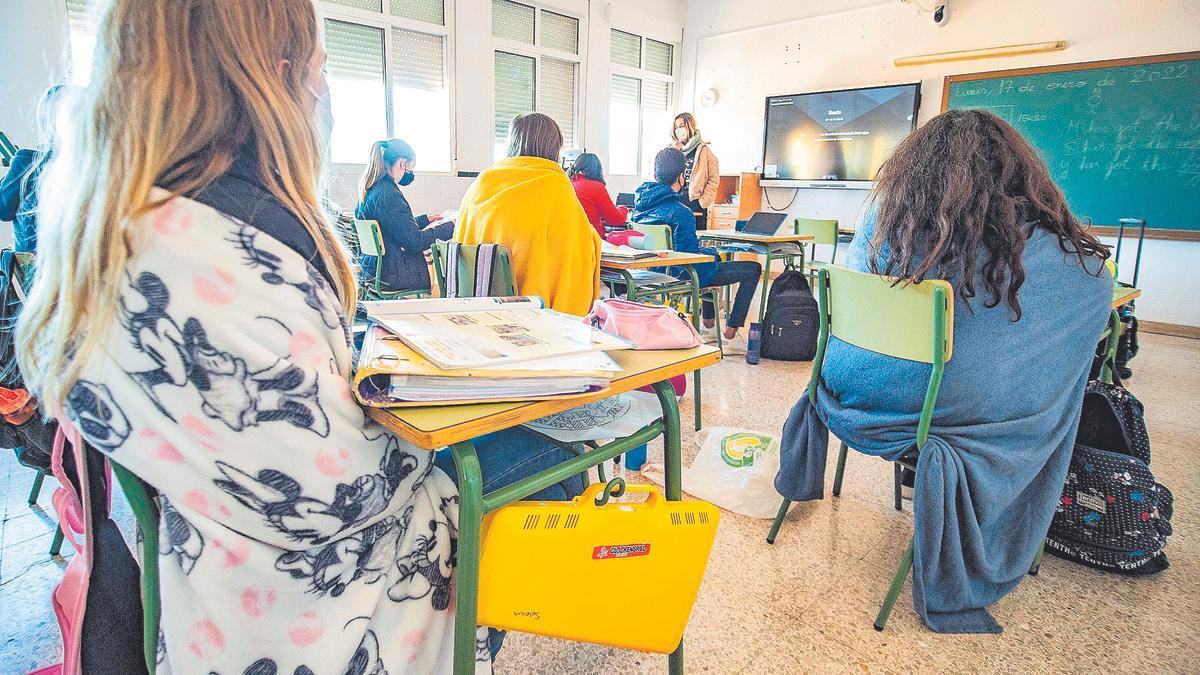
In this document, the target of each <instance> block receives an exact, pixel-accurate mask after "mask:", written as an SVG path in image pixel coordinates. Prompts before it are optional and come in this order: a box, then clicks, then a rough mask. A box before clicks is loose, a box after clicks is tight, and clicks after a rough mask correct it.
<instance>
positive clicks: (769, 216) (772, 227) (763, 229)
mask: <svg viewBox="0 0 1200 675" xmlns="http://www.w3.org/2000/svg"><path fill="white" fill-rule="evenodd" d="M786 219H787V214H786V213H770V212H767V211H758V212H756V213H755V214H754V215H753V216H750V220H749V221H748V222H747V223H746V226H745V227H743V228H742V230H741V231H742V234H757V235H761V236H763V237H771V236H774V235H775V234H776V233H777V232H778V231H779V226H780V225H782V224H783V221H784V220H786Z"/></svg>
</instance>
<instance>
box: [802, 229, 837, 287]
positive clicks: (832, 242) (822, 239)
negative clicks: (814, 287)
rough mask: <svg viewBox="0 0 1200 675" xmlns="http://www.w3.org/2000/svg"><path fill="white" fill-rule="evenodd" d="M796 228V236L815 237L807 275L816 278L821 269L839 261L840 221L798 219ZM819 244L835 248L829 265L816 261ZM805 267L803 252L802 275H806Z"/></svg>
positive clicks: (830, 256)
mask: <svg viewBox="0 0 1200 675" xmlns="http://www.w3.org/2000/svg"><path fill="white" fill-rule="evenodd" d="M795 228H796V234H810V235H812V237H813V239H812V242H810V243H811V244H812V245H813V249H812V255H810V256H809V258H810V260H808V261H807V262H808V270H809V271H808V272H807V273H808V274H809V276H815V275H816V271H817V270H818V269H820V268H821V267H825V266H826V265H832V264H834V261H835V260H837V246H838V221H837V220H836V219H828V218H826V219H822V218H797V219H796V220H795ZM817 244H821V245H822V246H833V252H832V253H831V254H830V255H829V262H828V263H824V262H819V261H817V260H816V252H817V249H816V245H817ZM804 265H805V260H804V252H803V251H801V253H800V273H801V274H804V273H806V270H805V266H804Z"/></svg>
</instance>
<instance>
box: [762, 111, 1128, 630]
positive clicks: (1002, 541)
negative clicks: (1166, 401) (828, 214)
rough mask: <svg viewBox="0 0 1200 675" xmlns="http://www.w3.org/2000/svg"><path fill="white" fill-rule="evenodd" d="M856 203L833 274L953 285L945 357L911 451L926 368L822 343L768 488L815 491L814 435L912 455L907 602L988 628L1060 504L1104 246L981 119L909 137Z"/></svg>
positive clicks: (1103, 309) (1015, 137) (1103, 307)
mask: <svg viewBox="0 0 1200 675" xmlns="http://www.w3.org/2000/svg"><path fill="white" fill-rule="evenodd" d="M872 200H873V206H874V210H873V212H872V213H870V214H869V215H868V217H867V219H866V222H865V223H864V224H863V226H862V227H861V228H860V229H859V231H858V232H857V233H856V235H855V238H854V242H853V244H852V245H851V247H850V252H849V255H848V257H847V261H846V262H847V266H849V267H851V268H854V269H857V270H859V271H863V272H868V271H869V272H875V273H882V274H885V275H889V276H891V277H894V280H893V281H894V283H895V284H897V285H904V284H919V283H921V282H922V281H923V280H926V279H945V280H947V281H949V282H950V283H951V285H952V286H953V288H954V297H953V299H952V300H953V318H954V321H953V328H952V330H953V354H952V357H951V359H950V361H949V362H948V363H947V364H946V366H945V370H944V374H943V376H942V379H941V390H940V393H939V394H938V397H937V405H936V408H935V409H934V412H933V419H932V424H931V425H930V428H929V434H928V441H927V442H926V444H925V445H924V446H923V447H922V449H921V451H920V454H919V456H916V449H915V439H916V433H917V425H918V421H919V418H920V412H921V409H922V404H923V403H924V400H925V396H926V385H927V383H928V382H929V378H930V372H931V371H930V368H931V366H930V364H928V363H920V362H917V361H909V360H905V359H899V358H893V357H890V356H885V355H883V354H879V353H877V352H873V351H870V350H868V349H864V348H861V347H857V346H855V345H852V344H849V343H847V342H843V341H841V340H839V339H837V338H836V337H832V338H830V340H829V344H828V347H827V349H826V352H825V362H824V367H823V370H822V378H821V382H820V383H819V385H820V386H818V387H817V403H816V405H815V406H810V405H809V403H808V397H807V396H806V397H804V398H802V399H801V401H800V402H799V403H797V405H796V407H795V409H794V410H793V411H792V415H791V417H790V419H789V420H788V423H787V426H785V428H784V442H783V444H782V447H781V451H780V465H781V469H780V472H779V476H778V477H777V478H776V481H775V483H776V487H777V488H778V489H779V491H780V493H781V494H783V495H784V496H785V497H787V498H789V499H792V500H803V499H814V498H819V497H820V493H821V489H822V483H823V476H824V461H825V452H826V450H827V446H826V444H827V443H828V438H829V434H828V432H830V431H831V432H833V434H834V435H835V436H837V438H838V439H840V440H841V441H843V442H844V443H845V444H846V445H847V446H849V447H851V448H854V449H855V450H858V451H860V452H864V453H866V454H870V455H877V456H881V457H883V458H885V459H888V460H893V461H894V460H896V459H899V458H901V457H907V458H908V459H909V460H912V459H913V458H914V457H915V458H916V461H917V465H916V467H917V469H916V472H915V476H914V483H913V512H914V524H915V529H916V532H915V534H914V535H913V548H912V551H913V603H914V607H915V608H916V610H917V612H918V613H919V614H920V616H921V617H922V619H924V621H925V623H926V625H927V626H929V627H930V628H931V629H933V630H935V631H939V632H951V633H997V632H1000V630H1001V629H1000V626H999V624H998V623H996V621H995V619H993V618H992V616H991V615H990V614H989V613H988V612H987V606H988V605H990V604H991V603H993V602H995V601H996V600H998V599H999V598H1001V597H1002V596H1003V595H1004V594H1006V593H1008V592H1009V591H1010V590H1012V589H1013V588H1015V587H1016V585H1017V584H1018V583H1019V582H1020V580H1021V579H1022V578H1024V576H1025V573H1026V572H1027V571H1028V570H1029V568H1030V564H1031V563H1032V561H1033V558H1034V556H1035V555H1036V554H1037V552H1038V551H1039V550H1040V549H1041V546H1042V541H1043V539H1044V538H1045V536H1046V531H1047V529H1048V528H1049V525H1050V519H1051V517H1052V516H1053V514H1054V509H1055V505H1056V504H1057V503H1058V498H1059V496H1060V494H1061V490H1062V486H1063V480H1064V478H1065V476H1066V472H1067V466H1068V463H1069V462H1070V459H1071V449H1072V447H1073V444H1074V440H1075V431H1076V429H1077V428H1078V426H1079V416H1080V410H1081V406H1082V400H1083V390H1084V386H1085V384H1086V382H1087V378H1088V372H1089V370H1090V367H1091V362H1092V355H1093V350H1094V348H1095V346H1096V342H1097V340H1099V339H1100V334H1101V332H1102V331H1103V329H1104V326H1105V323H1106V321H1107V318H1108V316H1109V312H1110V309H1109V303H1110V301H1111V297H1112V284H1113V281H1112V277H1111V275H1109V274H1108V272H1107V270H1106V268H1105V265H1104V260H1105V258H1107V256H1108V252H1107V249H1105V247H1104V246H1103V245H1102V244H1100V243H1099V242H1098V241H1097V240H1096V239H1095V237H1093V236H1091V235H1090V234H1088V233H1087V232H1086V231H1085V230H1084V229H1083V228H1082V227H1081V226H1080V224H1079V221H1078V220H1077V219H1076V218H1075V217H1074V216H1073V215H1072V214H1071V212H1070V209H1069V208H1068V207H1067V204H1066V200H1065V199H1064V197H1063V194H1062V192H1061V191H1060V190H1059V189H1058V187H1057V186H1056V185H1055V184H1054V182H1053V181H1052V180H1051V179H1050V175H1049V172H1048V171H1047V170H1046V166H1045V164H1044V163H1043V162H1042V160H1041V158H1040V157H1039V156H1038V154H1037V152H1036V151H1035V150H1034V149H1033V147H1031V146H1030V145H1029V143H1028V142H1027V141H1026V140H1025V139H1024V138H1022V137H1021V135H1020V134H1019V133H1017V131H1016V130H1015V129H1013V128H1012V127H1011V126H1010V125H1008V124H1007V123H1006V122H1004V121H1003V120H1001V119H1000V118H999V117H997V116H995V115H993V114H992V113H989V112H985V111H979V110H956V111H951V112H947V113H943V114H941V115H939V116H937V117H935V118H933V119H932V120H930V121H929V122H927V123H926V124H925V125H924V126H923V127H921V128H919V129H917V130H916V131H914V132H913V133H912V134H911V135H909V137H908V138H907V139H906V140H905V141H904V142H903V143H901V144H900V146H899V147H898V148H897V149H896V151H895V153H894V154H893V155H892V156H891V157H890V158H889V159H888V160H887V161H886V162H884V164H883V166H882V167H881V168H880V170H879V173H878V175H877V177H876V183H875V191H874V194H873V195H872ZM831 283H835V282H831ZM831 311H832V312H833V313H834V314H835V315H836V313H837V312H838V311H839V308H838V307H832V308H831ZM878 330H879V331H881V332H887V331H890V330H895V328H894V327H891V326H887V325H880V326H879V327H878Z"/></svg>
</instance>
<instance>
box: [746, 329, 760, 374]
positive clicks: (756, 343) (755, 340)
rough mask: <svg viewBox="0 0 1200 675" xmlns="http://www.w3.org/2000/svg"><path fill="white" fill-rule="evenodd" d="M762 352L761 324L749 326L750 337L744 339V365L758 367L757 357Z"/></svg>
mask: <svg viewBox="0 0 1200 675" xmlns="http://www.w3.org/2000/svg"><path fill="white" fill-rule="evenodd" d="M761 350H762V324H761V323H752V324H750V335H749V337H748V338H747V339H746V363H749V364H750V365H752V366H754V365H758V355H759V352H760V351H761Z"/></svg>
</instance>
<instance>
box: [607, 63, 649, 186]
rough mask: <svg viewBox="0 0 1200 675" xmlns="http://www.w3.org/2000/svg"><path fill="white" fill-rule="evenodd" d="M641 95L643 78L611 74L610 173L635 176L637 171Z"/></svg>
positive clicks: (609, 115) (609, 116)
mask: <svg viewBox="0 0 1200 675" xmlns="http://www.w3.org/2000/svg"><path fill="white" fill-rule="evenodd" d="M641 99H642V81H641V80H639V79H637V78H634V77H625V76H624V75H613V76H612V79H611V98H610V100H609V113H608V118H609V119H608V123H609V134H608V161H609V167H608V169H609V173H613V174H617V175H621V176H634V175H637V173H638V137H639V131H640V127H641V119H640V116H639V108H640V107H641Z"/></svg>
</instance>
